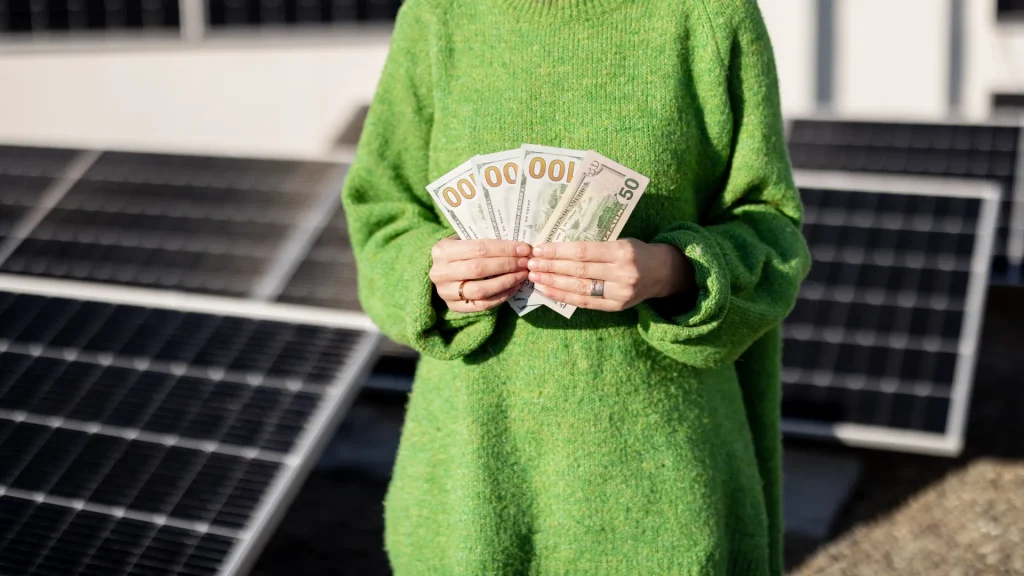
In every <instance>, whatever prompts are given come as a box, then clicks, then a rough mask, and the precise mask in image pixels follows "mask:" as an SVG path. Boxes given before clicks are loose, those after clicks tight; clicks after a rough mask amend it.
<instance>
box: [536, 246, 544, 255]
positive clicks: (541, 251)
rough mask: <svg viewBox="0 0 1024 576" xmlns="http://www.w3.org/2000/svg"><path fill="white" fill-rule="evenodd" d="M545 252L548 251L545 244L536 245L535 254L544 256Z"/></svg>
mask: <svg viewBox="0 0 1024 576" xmlns="http://www.w3.org/2000/svg"><path fill="white" fill-rule="evenodd" d="M545 252H547V249H546V248H544V247H543V246H534V247H533V255H534V256H544V253H545Z"/></svg>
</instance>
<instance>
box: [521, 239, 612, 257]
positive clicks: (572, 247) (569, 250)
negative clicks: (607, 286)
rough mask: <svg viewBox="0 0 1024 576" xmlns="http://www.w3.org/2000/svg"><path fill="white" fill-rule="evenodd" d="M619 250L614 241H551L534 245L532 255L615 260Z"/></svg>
mask: <svg viewBox="0 0 1024 576" xmlns="http://www.w3.org/2000/svg"><path fill="white" fill-rule="evenodd" d="M619 251H620V247H619V245H618V243H616V242H552V243H551V244H540V245H538V246H534V247H533V256H534V257H535V258H545V259H548V260H575V261H577V262H617V261H618V259H619V258H618V255H619Z"/></svg>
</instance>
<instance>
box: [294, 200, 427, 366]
mask: <svg viewBox="0 0 1024 576" xmlns="http://www.w3.org/2000/svg"><path fill="white" fill-rule="evenodd" d="M278 300H280V301H281V302H290V303H294V304H304V305H309V306H324V307H327V308H340V309H342V310H353V311H360V310H362V308H361V307H360V305H359V297H358V284H357V282H356V263H355V256H354V255H353V254H352V245H351V244H350V243H349V238H348V226H347V224H346V223H345V213H344V211H343V210H342V209H341V208H340V207H338V208H337V209H336V211H335V212H334V214H333V215H332V216H331V218H330V220H329V221H328V222H327V223H326V225H324V226H323V228H322V231H321V232H320V235H319V237H317V239H316V242H315V243H313V245H312V247H311V248H310V249H309V251H308V252H307V254H306V256H305V258H303V259H302V261H301V263H300V264H299V265H298V267H297V268H296V270H295V273H294V274H293V275H292V276H291V278H290V280H288V282H287V284H285V286H284V289H283V290H282V291H281V294H280V296H279V297H278ZM380 353H381V356H383V357H385V358H392V357H403V358H409V357H414V356H415V355H416V353H415V352H414V351H413V350H412V349H410V348H408V347H406V346H401V345H399V344H396V343H395V342H392V341H391V340H389V339H387V338H383V339H382V341H381V350H380Z"/></svg>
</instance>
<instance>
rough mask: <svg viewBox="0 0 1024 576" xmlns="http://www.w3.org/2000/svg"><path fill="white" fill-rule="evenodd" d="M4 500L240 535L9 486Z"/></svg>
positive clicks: (2, 491)
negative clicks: (8, 498)
mask: <svg viewBox="0 0 1024 576" xmlns="http://www.w3.org/2000/svg"><path fill="white" fill-rule="evenodd" d="M3 497H10V498H20V499H22V500H32V501H34V502H37V503H41V504H42V503H45V504H52V505H54V506H60V507H62V508H69V509H71V510H86V511H88V512H95V513H97V514H104V515H106V516H112V517H114V518H128V519H131V520H138V521H140V522H146V523H147V524H154V525H156V526H172V527H174V528H180V529H182V530H192V531H195V532H208V533H210V534H216V535H218V536H225V537H228V538H238V537H239V536H240V535H241V531H240V530H236V529H233V528H227V527H223V526H217V525H216V524H210V523H207V522H202V521H198V520H185V519H182V518H175V517H173V516H167V515H164V514H150V513H147V512H141V511H139V510H133V509H131V508H124V507H120V506H108V505H105V504H97V503H95V502H89V501H88V500H85V499H76V498H65V497H63V496H57V495H53V494H44V493H42V492H32V491H30V490H21V489H19V488H11V487H10V486H2V485H0V498H3ZM0 544H2V542H0ZM0 549H2V548H0Z"/></svg>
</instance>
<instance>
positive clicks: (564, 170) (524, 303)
mask: <svg viewBox="0 0 1024 576" xmlns="http://www.w3.org/2000/svg"><path fill="white" fill-rule="evenodd" d="M521 148H522V150H523V157H522V164H521V169H520V170H519V189H518V190H517V191H516V217H515V220H514V228H513V231H512V239H513V240H519V241H521V242H527V243H530V244H533V243H534V240H535V239H536V238H537V233H538V232H540V229H541V227H543V226H544V222H545V221H546V220H547V219H548V217H549V216H550V215H551V213H552V212H553V211H554V209H555V206H557V205H558V201H559V200H560V199H561V197H562V194H563V193H564V192H565V189H566V188H567V187H568V186H569V182H570V181H571V180H572V179H573V177H574V176H575V175H576V173H577V172H578V171H579V165H580V161H581V160H582V159H583V155H584V153H585V152H584V151H583V150H571V149H569V148H555V147H553V146H540V145H537V144H523V145H522V147H521ZM534 295H536V296H540V295H541V294H540V293H539V292H534V289H533V283H531V282H530V281H526V282H524V283H523V287H522V288H520V289H519V291H518V292H516V293H515V294H514V295H513V296H512V298H510V299H509V301H508V303H509V305H510V306H512V309H513V310H515V311H516V313H517V314H519V315H520V316H522V315H524V314H526V313H528V312H530V311H532V310H534V309H536V308H537V307H538V306H540V305H541V304H542V303H543V302H542V301H540V300H538V299H537V298H535V297H534ZM531 298H532V299H531Z"/></svg>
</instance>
